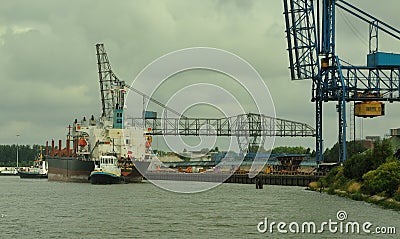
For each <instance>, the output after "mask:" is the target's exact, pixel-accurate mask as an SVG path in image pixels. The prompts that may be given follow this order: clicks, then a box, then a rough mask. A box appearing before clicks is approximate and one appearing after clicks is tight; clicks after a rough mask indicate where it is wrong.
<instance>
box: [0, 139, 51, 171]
mask: <svg viewBox="0 0 400 239" xmlns="http://www.w3.org/2000/svg"><path fill="white" fill-rule="evenodd" d="M41 147H42V148H43V150H44V148H45V147H44V146H41V145H37V144H34V145H18V162H19V163H18V165H19V166H21V167H25V166H30V165H32V163H33V161H34V160H35V159H36V158H38V155H39V153H40V148H41ZM43 154H44V151H43ZM0 166H12V167H15V166H17V145H16V144H13V145H0Z"/></svg>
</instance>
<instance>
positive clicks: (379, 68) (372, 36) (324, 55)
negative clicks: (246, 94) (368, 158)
mask: <svg viewBox="0 0 400 239" xmlns="http://www.w3.org/2000/svg"><path fill="white" fill-rule="evenodd" d="M283 3H284V15H285V25H286V35H287V44H288V53H289V64H290V66H289V69H290V74H291V78H292V80H305V79H310V80H312V101H313V102H315V110H316V114H315V120H316V153H317V154H316V160H317V162H321V161H322V160H323V137H322V116H323V114H322V108H323V107H322V106H323V102H329V101H334V102H337V112H338V115H339V125H338V128H339V134H338V143H339V148H340V152H339V156H338V158H339V160H338V161H339V162H343V161H345V160H346V102H355V103H354V114H355V116H360V117H376V116H382V115H384V114H385V111H384V103H383V101H389V102H394V101H400V55H399V54H393V53H386V52H379V51H378V33H379V32H383V33H385V34H388V35H389V36H391V37H393V38H395V39H397V40H400V31H399V30H397V29H396V28H394V27H392V26H390V25H389V24H387V23H385V22H383V21H381V20H379V19H378V18H376V17H374V16H372V15H371V14H369V13H367V12H365V11H363V10H361V9H360V8H358V7H356V6H354V5H352V4H350V3H348V2H346V1H343V0H283ZM377 4H378V3H377ZM337 8H340V9H342V10H343V11H345V12H348V13H350V14H351V15H353V16H355V17H357V18H359V19H361V20H363V21H365V22H367V23H368V24H369V54H368V55H367V64H366V65H365V66H355V65H352V64H350V63H348V62H346V61H344V60H342V59H340V58H339V56H338V55H336V53H335V47H336V44H335V27H336V26H335V22H336V14H335V12H336V11H335V10H336V9H337Z"/></svg>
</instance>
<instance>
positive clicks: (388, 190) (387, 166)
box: [361, 162, 400, 197]
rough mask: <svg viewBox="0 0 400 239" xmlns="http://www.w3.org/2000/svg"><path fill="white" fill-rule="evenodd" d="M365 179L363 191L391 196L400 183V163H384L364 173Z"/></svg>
mask: <svg viewBox="0 0 400 239" xmlns="http://www.w3.org/2000/svg"><path fill="white" fill-rule="evenodd" d="M363 179H364V184H363V186H362V187H361V190H362V191H363V192H365V193H368V194H370V195H375V194H382V195H385V196H388V197H391V196H393V195H394V193H395V192H396V190H397V189H398V187H399V185H400V163H399V162H388V163H384V164H382V165H381V166H379V167H378V168H377V169H376V170H372V171H369V172H368V173H366V174H364V176H363Z"/></svg>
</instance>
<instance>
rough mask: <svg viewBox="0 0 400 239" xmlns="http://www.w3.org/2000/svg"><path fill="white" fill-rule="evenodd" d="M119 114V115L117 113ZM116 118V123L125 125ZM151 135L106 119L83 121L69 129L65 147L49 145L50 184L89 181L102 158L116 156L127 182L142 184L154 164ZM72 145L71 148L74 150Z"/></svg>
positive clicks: (75, 123)
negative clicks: (54, 182)
mask: <svg viewBox="0 0 400 239" xmlns="http://www.w3.org/2000/svg"><path fill="white" fill-rule="evenodd" d="M118 115H119V114H118ZM121 117H122V115H121V116H116V118H117V119H116V120H115V121H116V122H117V121H118V122H123V120H118V119H121ZM149 140H150V138H149V136H148V132H147V131H145V130H143V129H141V128H137V127H129V126H126V127H122V123H118V124H113V123H112V122H110V121H107V120H105V119H104V118H102V117H101V118H99V119H98V120H95V118H94V116H92V117H91V118H90V120H89V121H87V120H86V118H83V120H82V121H81V122H78V121H77V120H75V121H74V123H73V126H72V127H69V132H68V136H67V141H66V147H65V148H63V146H62V141H61V140H59V142H58V144H59V145H58V147H57V148H56V147H55V145H54V143H55V142H54V140H53V141H52V142H51V146H49V144H48V142H46V161H47V163H48V179H49V181H66V182H89V176H90V173H91V172H92V171H93V170H94V169H95V164H96V163H98V162H99V161H100V159H101V157H102V156H113V157H116V158H117V160H118V167H119V168H120V170H121V174H122V176H123V177H124V181H125V182H141V181H142V179H143V174H144V173H145V172H146V171H147V168H148V166H149V165H150V161H151V154H150V145H151V143H150V142H149ZM71 143H72V147H71ZM60 149H61V150H60Z"/></svg>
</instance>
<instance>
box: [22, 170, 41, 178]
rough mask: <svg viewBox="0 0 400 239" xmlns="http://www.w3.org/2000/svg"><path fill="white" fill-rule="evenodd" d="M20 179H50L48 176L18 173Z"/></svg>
mask: <svg viewBox="0 0 400 239" xmlns="http://www.w3.org/2000/svg"><path fill="white" fill-rule="evenodd" d="M18 175H19V177H20V178H48V176H47V174H39V173H29V172H21V171H18Z"/></svg>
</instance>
